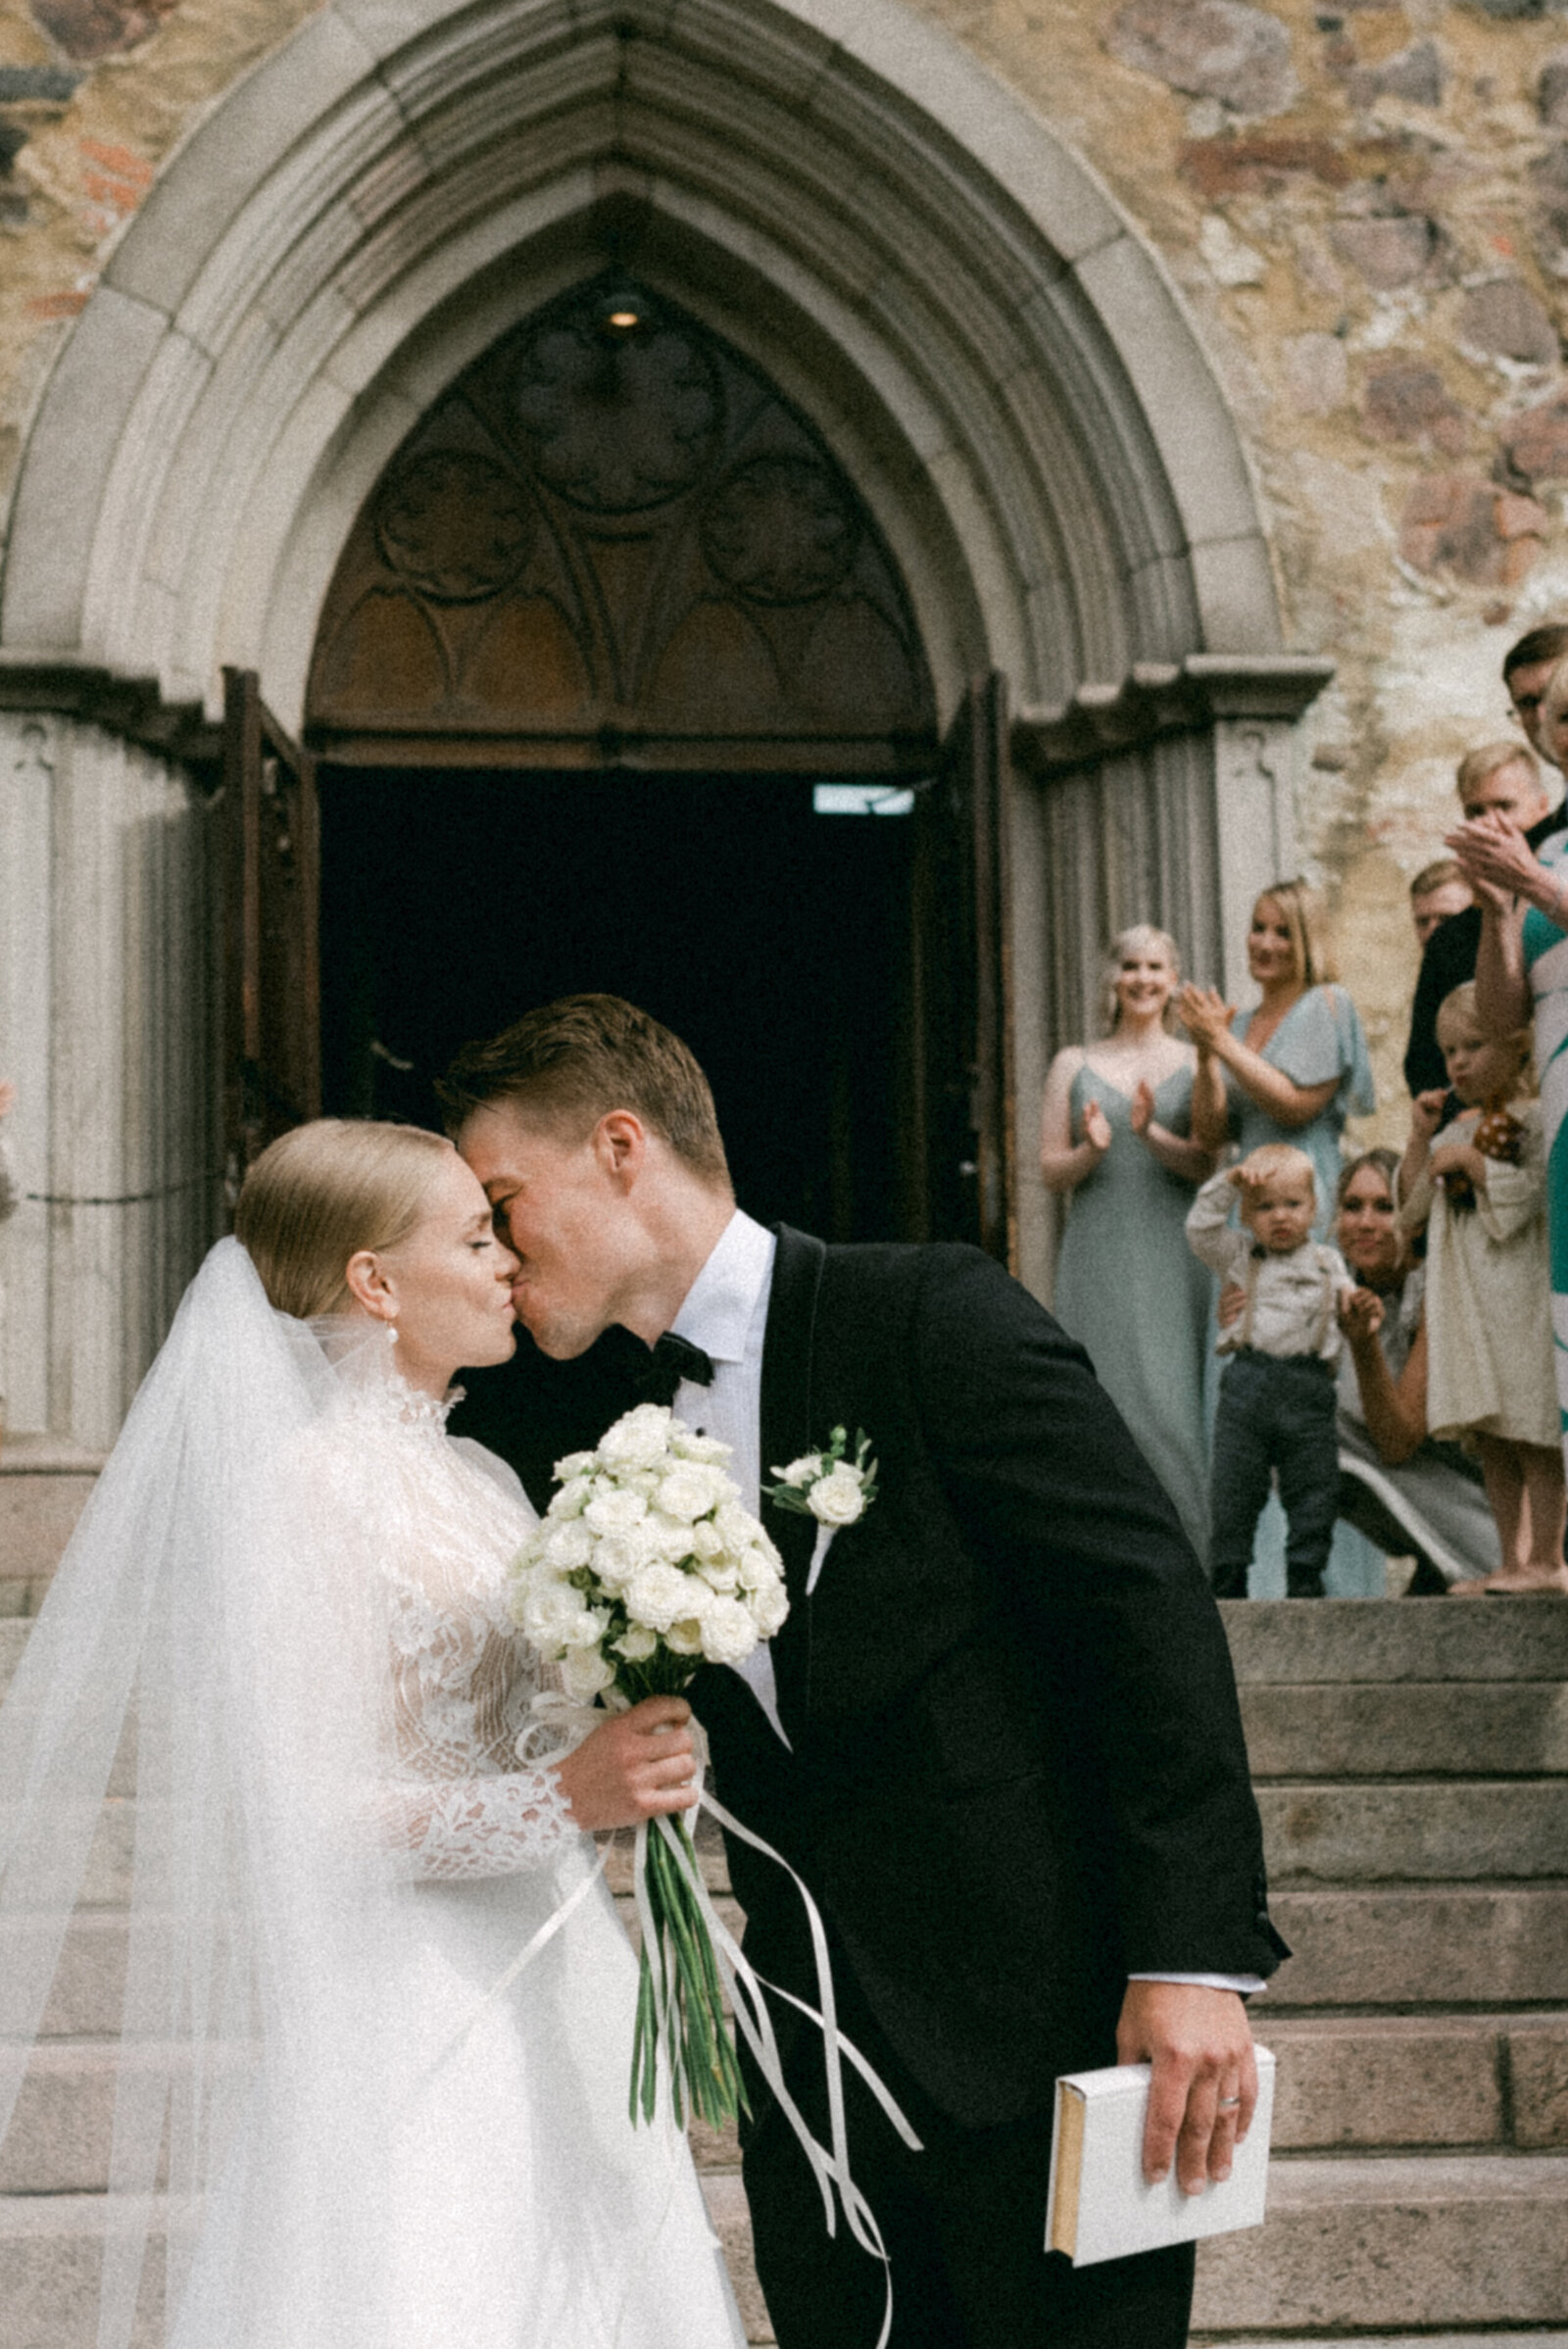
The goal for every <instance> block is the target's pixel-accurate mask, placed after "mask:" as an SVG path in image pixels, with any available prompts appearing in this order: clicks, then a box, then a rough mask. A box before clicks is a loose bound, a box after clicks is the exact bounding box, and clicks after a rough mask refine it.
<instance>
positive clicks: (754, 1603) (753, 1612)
mask: <svg viewBox="0 0 1568 2349" xmlns="http://www.w3.org/2000/svg"><path fill="white" fill-rule="evenodd" d="M746 1611H747V1613H748V1614H749V1615H750V1616H751V1619H752V1621H753V1622H754V1623H755V1624H756V1626H757V1629H758V1632H759V1633H760V1636H761V1638H762V1639H772V1637H773V1635H774V1633H775V1632H777V1631H779V1630H780V1629H781V1628H782V1626H783V1623H784V1619H785V1617H786V1616H787V1615H788V1614H789V1611H790V1594H789V1592H788V1591H787V1590H785V1588H784V1585H783V1584H782V1583H781V1582H777V1581H774V1582H771V1583H760V1584H759V1585H758V1586H757V1588H756V1589H755V1590H751V1591H749V1592H748V1593H747V1597H746Z"/></svg>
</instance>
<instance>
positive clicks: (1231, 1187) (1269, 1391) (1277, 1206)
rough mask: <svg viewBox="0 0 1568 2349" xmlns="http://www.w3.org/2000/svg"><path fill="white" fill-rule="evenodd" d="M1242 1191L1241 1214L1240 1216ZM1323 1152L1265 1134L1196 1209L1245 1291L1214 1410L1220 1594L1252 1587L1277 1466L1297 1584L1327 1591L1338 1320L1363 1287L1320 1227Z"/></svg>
mask: <svg viewBox="0 0 1568 2349" xmlns="http://www.w3.org/2000/svg"><path fill="white" fill-rule="evenodd" d="M1238 1196H1239V1198H1240V1202H1241V1216H1240V1222H1239V1224H1233V1223H1232V1222H1231V1220H1230V1217H1231V1212H1232V1209H1233V1207H1234V1206H1235V1205H1236V1203H1237V1199H1238ZM1316 1213H1317V1185H1316V1179H1315V1176H1314V1173H1313V1168H1312V1161H1311V1159H1310V1158H1309V1157H1308V1156H1307V1154H1306V1152H1305V1151H1304V1150H1297V1149H1295V1148H1294V1147H1293V1146H1292V1145H1291V1144H1289V1143H1282V1142H1273V1143H1265V1144H1264V1145H1263V1147H1262V1148H1261V1149H1260V1150H1250V1151H1249V1153H1248V1155H1247V1156H1246V1157H1245V1158H1244V1159H1243V1160H1242V1162H1241V1164H1240V1165H1239V1166H1230V1167H1226V1168H1225V1169H1224V1170H1223V1171H1222V1172H1221V1173H1219V1174H1216V1175H1211V1176H1210V1177H1209V1179H1208V1181H1207V1182H1206V1183H1205V1184H1204V1185H1203V1187H1202V1189H1201V1191H1200V1192H1199V1194H1198V1197H1197V1199H1195V1200H1194V1202H1193V1205H1192V1208H1191V1210H1190V1211H1189V1214H1188V1217H1187V1239H1188V1244H1189V1246H1190V1247H1191V1248H1192V1250H1193V1252H1194V1254H1195V1255H1196V1256H1198V1257H1200V1258H1201V1261H1202V1262H1203V1263H1204V1264H1206V1265H1208V1267H1209V1268H1210V1270H1211V1271H1213V1272H1217V1273H1218V1274H1219V1276H1220V1278H1221V1279H1222V1280H1224V1281H1227V1282H1233V1283H1234V1284H1235V1285H1236V1286H1237V1287H1238V1288H1240V1289H1241V1291H1242V1293H1243V1303H1242V1310H1241V1313H1240V1315H1239V1316H1238V1318H1237V1319H1236V1321H1235V1322H1234V1323H1233V1324H1232V1325H1231V1326H1230V1327H1229V1328H1228V1329H1225V1330H1222V1331H1221V1333H1220V1337H1219V1342H1218V1351H1219V1352H1220V1353H1221V1354H1222V1355H1224V1356H1226V1357H1227V1359H1226V1361H1225V1367H1224V1370H1223V1371H1222V1373H1221V1375H1220V1384H1219V1407H1218V1409H1217V1411H1216V1413H1215V1418H1214V1466H1213V1475H1212V1479H1211V1482H1210V1486H1209V1514H1210V1518H1211V1521H1212V1526H1213V1532H1212V1535H1211V1538H1210V1542H1209V1579H1210V1581H1211V1583H1212V1584H1213V1588H1214V1595H1215V1597H1216V1598H1245V1597H1246V1596H1247V1578H1248V1571H1249V1569H1250V1565H1251V1562H1252V1538H1253V1536H1254V1534H1255V1533H1256V1531H1257V1521H1258V1518H1259V1516H1260V1515H1261V1514H1262V1510H1263V1505H1264V1503H1265V1501H1266V1500H1267V1499H1268V1495H1269V1484H1270V1477H1271V1473H1277V1474H1278V1477H1279V1487H1280V1500H1281V1502H1282V1504H1283V1506H1284V1509H1285V1514H1286V1520H1287V1523H1288V1526H1289V1532H1288V1534H1287V1537H1286V1543H1285V1574H1286V1590H1287V1593H1288V1595H1289V1596H1290V1597H1292V1598H1321V1597H1322V1596H1323V1570H1324V1568H1325V1566H1326V1565H1327V1564H1328V1556H1329V1543H1330V1542H1331V1541H1332V1539H1333V1535H1334V1520H1335V1517H1336V1516H1337V1514H1338V1511H1339V1491H1340V1457H1339V1448H1338V1445H1337V1444H1336V1442H1335V1430H1334V1413H1335V1386H1334V1373H1335V1366H1336V1364H1337V1362H1338V1360H1339V1354H1340V1332H1339V1323H1338V1319H1337V1314H1338V1308H1339V1304H1340V1300H1341V1298H1342V1297H1348V1296H1349V1294H1350V1291H1351V1288H1352V1285H1353V1284H1352V1283H1351V1280H1350V1276H1349V1273H1348V1271H1347V1269H1346V1264H1345V1259H1344V1258H1343V1256H1342V1255H1341V1254H1340V1252H1339V1249H1338V1248H1325V1247H1322V1246H1321V1245H1319V1244H1318V1243H1317V1242H1315V1241H1314V1240H1313V1239H1312V1225H1313V1221H1314V1218H1315V1216H1316Z"/></svg>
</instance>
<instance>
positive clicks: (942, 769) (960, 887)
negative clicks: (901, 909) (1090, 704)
mask: <svg viewBox="0 0 1568 2349" xmlns="http://www.w3.org/2000/svg"><path fill="white" fill-rule="evenodd" d="M1006 804H1007V685H1006V679H1005V677H1003V676H1001V675H1000V674H998V673H996V672H995V671H993V672H992V673H991V674H989V675H987V676H983V677H979V678H977V679H976V680H975V681H974V682H973V683H972V684H971V685H970V687H969V688H968V690H967V691H966V692H965V694H964V696H963V699H962V701H961V702H960V703H959V705H958V709H957V711H956V715H955V717H954V720H953V723H952V725H951V726H950V728H949V730H948V736H947V740H946V742H945V744H944V746H943V755H942V760H941V764H940V766H939V768H938V770H937V773H936V775H935V777H934V779H933V781H932V782H931V783H930V784H929V785H928V786H927V787H926V788H925V789H923V790H922V791H920V792H919V793H918V795H917V797H916V802H915V855H914V879H913V889H912V902H911V905H910V934H911V940H912V946H913V955H912V960H913V989H912V995H913V1020H914V1030H915V1034H914V1038H913V1043H914V1081H915V1096H916V1101H917V1104H918V1106H917V1111H916V1125H917V1128H918V1132H919V1138H920V1155H921V1158H922V1160H923V1174H924V1186H925V1200H924V1212H923V1214H922V1215H921V1216H920V1218H919V1220H920V1223H921V1226H922V1228H923V1229H924V1231H925V1232H926V1233H927V1234H928V1235H929V1237H930V1238H932V1239H934V1240H968V1241H971V1242H973V1243H974V1244H975V1246H977V1247H979V1248H984V1249H985V1250H986V1252H987V1253H988V1254H989V1255H993V1256H995V1257H996V1258H997V1259H998V1261H999V1262H1001V1263H1003V1264H1006V1265H1008V1266H1009V1267H1012V1266H1014V1265H1015V1264H1016V1260H1017V1181H1016V1165H1015V1148H1014V1109H1015V1102H1014V1084H1013V1073H1012V1003H1011V986H1012V954H1011V938H1010V898H1009V888H1008V872H1007V832H1006Z"/></svg>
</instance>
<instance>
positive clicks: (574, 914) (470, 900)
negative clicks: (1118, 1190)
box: [320, 764, 922, 1240]
mask: <svg viewBox="0 0 1568 2349" xmlns="http://www.w3.org/2000/svg"><path fill="white" fill-rule="evenodd" d="M886 791H887V787H886V786H885V785H879V786H876V787H875V789H874V790H873V791H870V792H868V793H867V794H865V795H864V797H865V799H866V802H867V806H868V807H871V806H877V805H880V806H883V807H896V808H907V805H908V801H909V796H910V795H909V794H908V793H907V792H905V793H903V794H900V795H895V796H894V797H893V798H891V799H889V798H886V797H882V798H881V799H880V800H879V799H878V796H877V795H878V794H886ZM830 797H831V799H832V800H833V801H834V802H836V804H837V806H838V807H840V808H843V807H845V806H846V805H849V806H853V805H854V801H855V795H854V793H853V791H846V788H845V786H844V785H843V783H842V781H840V782H839V784H838V785H837V786H836V787H835V791H834V793H833V794H832V795H829V794H826V793H819V792H818V790H817V788H816V787H815V786H814V785H813V784H812V783H811V782H810V781H808V780H802V779H799V778H796V777H793V776H782V777H781V776H755V775H740V776H733V775H710V774H703V775H668V774H657V775H649V774H636V773H626V772H622V771H616V772H613V773H587V774H584V773H581V772H578V773H574V774H540V773H537V772H515V773H497V772H494V771H483V772H475V771H473V770H472V769H467V770H465V769H461V768H459V769H431V768H424V769H420V770H417V771H377V770H373V769H367V768H364V767H341V766H332V765H330V764H327V765H323V767H322V769H321V774H320V798H321V986H322V1046H323V1090H324V1105H325V1107H326V1109H327V1111H328V1112H329V1113H334V1114H338V1115H353V1116H393V1117H402V1118H408V1119H411V1120H414V1121H416V1122H417V1123H420V1124H426V1125H434V1124H436V1123H437V1122H438V1114H437V1108H436V1103H435V1100H434V1096H433V1094H432V1091H431V1084H432V1080H433V1079H434V1078H435V1077H436V1076H438V1075H439V1074H440V1072H441V1070H442V1069H443V1068H444V1067H445V1065H446V1063H447V1061H448V1060H449V1059H450V1057H451V1055H452V1053H453V1052H454V1051H455V1050H456V1048H457V1047H458V1046H459V1045H460V1044H462V1043H463V1042H465V1041H466V1039H468V1038H470V1037H474V1036H483V1035H487V1034H490V1033H492V1032H493V1031H495V1030H496V1029H498V1028H500V1027H502V1026H504V1025H505V1024H506V1023H507V1022H508V1021H509V1020H512V1019H515V1018H516V1017H517V1016H518V1015H519V1014H520V1013H521V1012H523V1011H525V1010H527V1009H529V1008H530V1007H531V1006H533V1005H535V1004H539V1003H548V1002H549V1001H550V1000H551V999H552V998H554V997H556V996H560V995H565V994H571V993H576V992H578V991H580V990H586V989H598V990H604V991H606V992H609V993H612V994H615V995H623V996H627V997H629V998H630V999H631V1000H632V1001H633V1002H634V1003H641V1004H642V1005H644V1007H645V1008H647V1009H648V1010H650V1011H652V1012H653V1013H654V1014H655V1016H656V1017H657V1018H659V1019H661V1020H662V1021H663V1022H664V1023H665V1024H666V1025H667V1026H668V1027H671V1028H673V1029H674V1030H675V1032H676V1033H677V1034H678V1035H680V1036H682V1037H684V1038H685V1040H686V1042H687V1043H688V1044H690V1046H691V1047H692V1049H693V1051H694V1052H696V1053H697V1055H698V1057H699V1059H700V1060H701V1061H702V1063H703V1065H704V1067H705V1068H706V1069H707V1071H708V1073H709V1076H710V1078H711V1082H712V1085H713V1091H714V1096H715V1099H716V1101H717V1106H718V1115H719V1122H720V1125H721V1127H722V1129H723V1132H724V1137H725V1141H726V1144H727V1146H728V1149H729V1153H730V1164H731V1169H732V1172H733V1174H734V1178H735V1185H736V1192H737V1196H738V1197H739V1199H740V1200H741V1203H742V1204H743V1205H744V1206H745V1207H747V1208H748V1210H749V1211H750V1212H751V1213H753V1214H755V1215H757V1216H758V1217H760V1219H761V1220H762V1221H764V1222H771V1221H773V1220H775V1219H783V1220H785V1221H787V1222H790V1223H794V1224H797V1225H799V1226H801V1227H802V1228H803V1229H805V1230H807V1231H814V1232H817V1233H820V1234H821V1235H822V1236H823V1237H824V1238H826V1239H830V1240H858V1239H890V1238H898V1237H902V1236H908V1237H915V1236H917V1231H918V1226H919V1221H920V1217H921V1212H922V1209H921V1205H920V1200H921V1197H922V1193H921V1181H922V1173H921V1169H920V1168H919V1166H918V1165H917V1163H916V1160H917V1158H918V1154H919V1150H920V1149H921V1144H920V1141H919V1138H918V1135H917V1132H916V1127H917V1123H918V1120H917V1118H916V1116H915V1114H914V1112H913V1108H912V1102H913V1098H914V1089H915V1087H916V1085H917V1081H918V1079H917V1073H916V1068H915V1045H914V1039H913V1029H914V1024H915V1023H914V1017H913V1012H912V1008H911V965H910V892H911V874H912V864H913V842H912V834H913V831H914V826H913V825H912V823H910V822H909V821H907V820H903V819H902V817H901V815H900V814H897V813H887V814H883V813H870V812H866V813H858V814H852V813H828V812H822V811H820V808H821V807H824V806H826V805H827V804H828V803H829V800H830Z"/></svg>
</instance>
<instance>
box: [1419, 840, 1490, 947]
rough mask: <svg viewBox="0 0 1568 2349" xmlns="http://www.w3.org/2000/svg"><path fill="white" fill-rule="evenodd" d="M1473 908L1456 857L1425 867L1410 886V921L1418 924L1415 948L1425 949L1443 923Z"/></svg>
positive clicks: (1472, 899) (1440, 858) (1439, 860)
mask: <svg viewBox="0 0 1568 2349" xmlns="http://www.w3.org/2000/svg"><path fill="white" fill-rule="evenodd" d="M1474 904H1475V899H1474V898H1473V897H1472V896H1471V894H1470V884H1469V882H1468V881H1467V880H1466V879H1465V877H1464V874H1463V873H1462V872H1461V871H1460V869H1459V862H1458V858H1457V857H1455V856H1440V857H1438V859H1437V861H1436V862H1435V863H1433V864H1424V865H1423V866H1422V867H1421V870H1420V871H1419V872H1418V873H1417V874H1416V877H1415V879H1414V880H1413V881H1412V882H1411V884H1410V919H1411V921H1412V922H1413V923H1414V924H1415V935H1416V944H1417V945H1418V946H1420V947H1421V948H1423V949H1424V948H1425V946H1426V943H1427V941H1428V939H1429V938H1430V937H1431V936H1432V933H1433V931H1434V930H1435V929H1436V928H1437V926H1438V924H1439V922H1440V921H1446V920H1447V919H1448V917H1449V915H1450V914H1454V913H1462V912H1463V911H1464V909H1465V907H1466V906H1467V905H1474Z"/></svg>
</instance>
